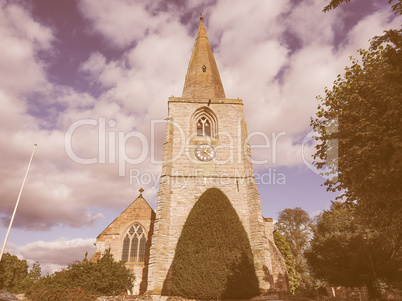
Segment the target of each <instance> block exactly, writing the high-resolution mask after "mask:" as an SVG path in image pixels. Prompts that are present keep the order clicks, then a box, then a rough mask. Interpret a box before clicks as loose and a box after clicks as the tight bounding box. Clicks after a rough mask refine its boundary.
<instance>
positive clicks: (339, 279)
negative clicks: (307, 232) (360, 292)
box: [305, 202, 402, 297]
mask: <svg viewBox="0 0 402 301" xmlns="http://www.w3.org/2000/svg"><path fill="white" fill-rule="evenodd" d="M355 210H356V206H355V205H352V204H347V203H341V202H333V203H332V205H331V208H330V210H327V211H324V212H323V213H322V214H320V216H319V217H318V218H317V223H316V227H314V236H313V238H312V240H311V246H310V249H309V250H308V251H306V253H305V254H306V258H307V261H308V263H309V266H310V269H311V271H312V272H313V273H314V275H315V276H316V277H317V278H319V279H321V280H325V281H327V282H328V283H329V284H330V285H333V286H348V287H350V286H361V285H367V287H368V288H369V292H370V294H371V296H372V297H376V296H377V294H376V293H378V292H377V290H376V289H375V288H376V285H375V284H376V283H377V281H378V280H379V279H383V280H386V281H387V282H388V283H396V282H397V281H398V279H400V277H401V276H402V275H401V272H400V271H398V270H399V269H400V268H401V266H400V263H398V261H397V260H394V259H391V256H390V252H389V251H387V250H384V249H383V248H382V244H383V240H384V239H383V237H381V235H380V234H379V233H378V232H376V231H371V232H369V231H367V229H366V228H365V227H364V226H363V225H362V224H361V223H360V221H359V219H358V218H357V217H356V214H355Z"/></svg>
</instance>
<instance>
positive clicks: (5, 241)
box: [0, 144, 38, 261]
mask: <svg viewBox="0 0 402 301" xmlns="http://www.w3.org/2000/svg"><path fill="white" fill-rule="evenodd" d="M37 146H38V145H37V144H34V147H33V150H32V155H31V159H30V160H29V163H28V168H27V171H26V173H25V177H24V181H22V186H21V189H20V193H19V195H18V198H17V202H16V203H15V207H14V212H13V215H12V217H11V220H10V225H9V226H8V230H7V234H6V238H5V239H4V243H3V247H2V248H1V253H0V261H1V259H2V257H3V252H4V249H5V248H6V244H7V239H8V235H9V234H10V230H11V226H12V225H13V221H14V217H15V213H16V212H17V207H18V204H19V202H20V198H21V194H22V190H23V189H24V185H25V181H26V179H27V176H28V171H29V168H30V167H31V162H32V158H33V155H34V153H35V148H36V147H37Z"/></svg>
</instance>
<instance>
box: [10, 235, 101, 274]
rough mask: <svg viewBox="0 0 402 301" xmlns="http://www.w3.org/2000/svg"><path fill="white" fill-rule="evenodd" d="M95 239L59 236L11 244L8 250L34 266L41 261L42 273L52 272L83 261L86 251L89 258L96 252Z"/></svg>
mask: <svg viewBox="0 0 402 301" xmlns="http://www.w3.org/2000/svg"><path fill="white" fill-rule="evenodd" d="M94 243H95V239H94V238H91V239H82V238H75V239H71V240H66V239H65V238H59V239H57V240H55V241H50V242H46V241H41V240H38V241H35V242H32V243H28V244H26V245H24V246H16V245H13V244H9V245H8V246H7V248H6V250H5V251H6V252H9V253H11V254H13V255H16V256H17V257H18V258H19V259H21V260H22V259H24V260H26V261H27V262H28V264H29V265H30V266H31V267H32V264H33V263H35V262H39V263H40V265H41V268H42V274H48V273H49V274H52V273H53V272H56V271H60V270H61V269H62V268H66V267H67V265H68V264H69V263H73V262H74V261H76V260H78V261H82V260H83V259H84V258H85V253H86V252H88V255H87V259H88V260H89V259H90V258H91V256H92V255H93V254H94V253H95V251H96V247H95V246H94Z"/></svg>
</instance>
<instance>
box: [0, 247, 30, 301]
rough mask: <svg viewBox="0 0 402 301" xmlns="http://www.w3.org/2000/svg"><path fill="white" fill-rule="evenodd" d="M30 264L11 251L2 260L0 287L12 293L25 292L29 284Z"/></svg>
mask: <svg viewBox="0 0 402 301" xmlns="http://www.w3.org/2000/svg"><path fill="white" fill-rule="evenodd" d="M27 276H28V264H27V261H26V260H20V259H18V257H17V256H15V255H11V254H10V253H5V254H3V257H2V258H1V261H0V288H1V289H4V290H6V291H10V292H12V293H16V294H18V293H23V292H24V290H25V288H26V285H27Z"/></svg>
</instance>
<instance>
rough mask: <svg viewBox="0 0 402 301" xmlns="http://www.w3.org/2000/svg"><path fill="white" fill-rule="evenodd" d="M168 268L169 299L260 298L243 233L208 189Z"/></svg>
mask: <svg viewBox="0 0 402 301" xmlns="http://www.w3.org/2000/svg"><path fill="white" fill-rule="evenodd" d="M171 269H172V274H171V275H172V283H171V288H170V292H169V289H168V288H167V287H166V292H165V293H170V295H172V296H181V297H185V298H190V299H200V300H221V299H248V298H251V297H254V296H256V295H259V293H260V292H259V285H258V279H257V275H256V272H255V268H254V261H253V254H252V251H251V246H250V242H249V240H248V236H247V233H246V231H245V229H244V227H243V225H242V223H241V221H240V219H239V216H238V215H237V213H236V211H235V209H234V208H233V206H232V204H231V203H230V201H229V199H228V198H227V196H226V195H225V194H224V193H223V192H222V191H221V190H219V189H217V188H210V189H208V190H206V191H205V192H204V193H203V194H202V195H201V196H200V198H199V199H198V201H197V202H196V203H195V205H194V207H193V209H192V210H191V212H190V214H189V215H188V217H187V220H186V222H185V224H184V226H183V230H182V233H181V235H180V237H179V240H178V243H177V247H176V252H175V256H174V259H173V263H172V268H171ZM168 278H169V277H168ZM166 285H168V284H166Z"/></svg>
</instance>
